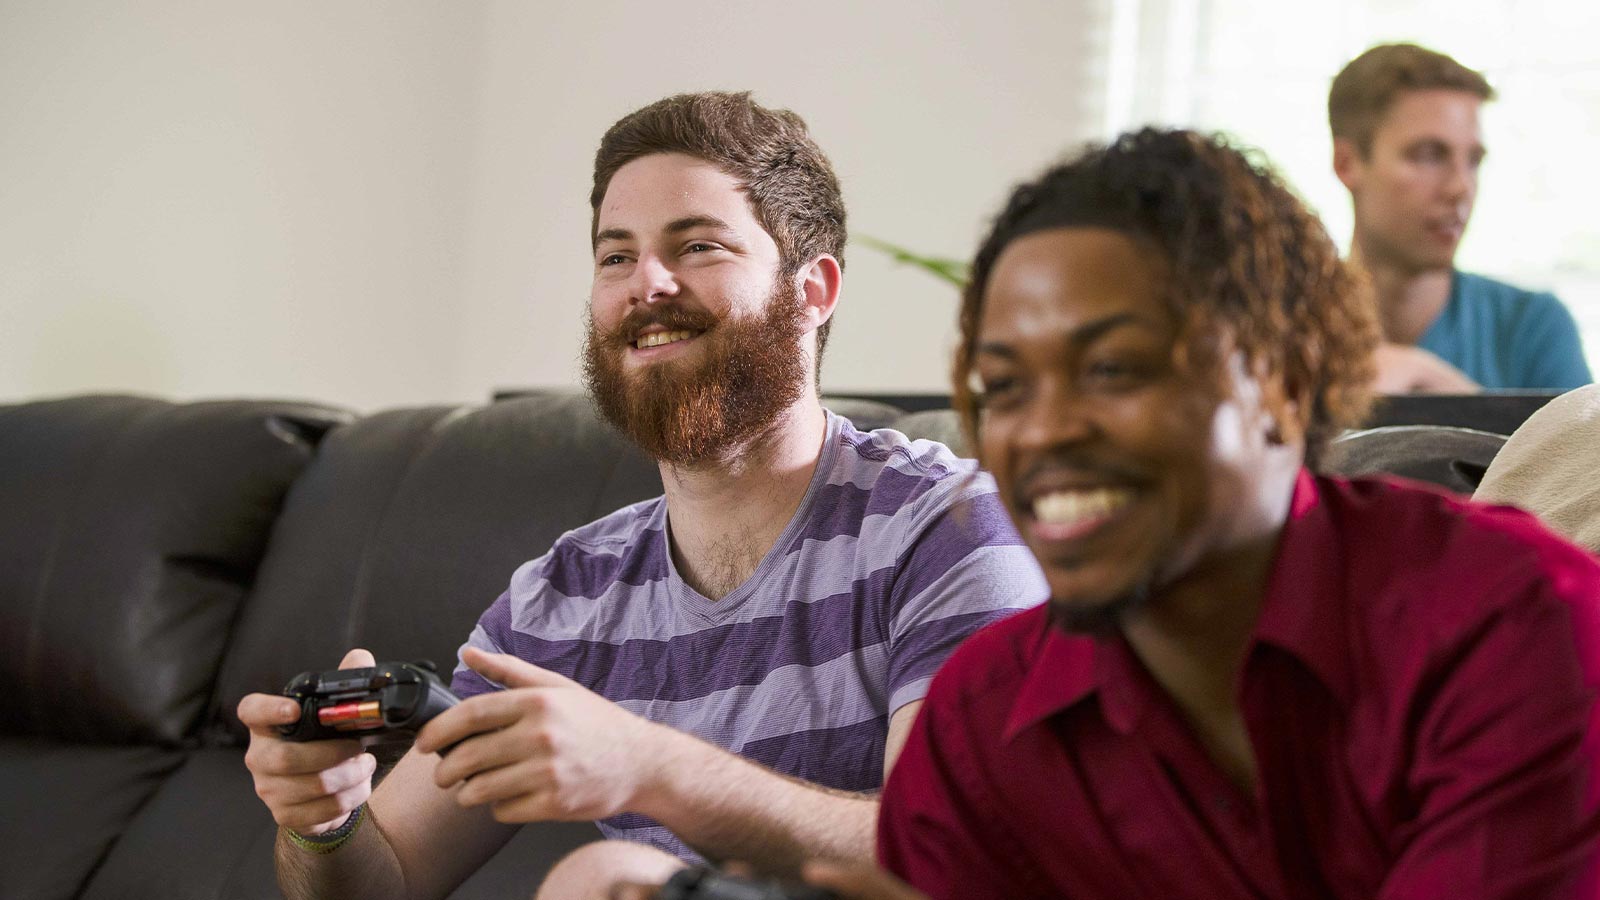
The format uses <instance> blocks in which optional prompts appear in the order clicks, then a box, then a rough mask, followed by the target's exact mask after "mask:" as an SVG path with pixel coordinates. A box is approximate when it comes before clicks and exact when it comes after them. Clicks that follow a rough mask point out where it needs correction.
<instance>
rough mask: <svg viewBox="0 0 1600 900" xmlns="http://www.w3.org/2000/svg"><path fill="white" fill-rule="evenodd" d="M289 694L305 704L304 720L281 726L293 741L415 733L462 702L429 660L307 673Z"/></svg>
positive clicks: (286, 693)
mask: <svg viewBox="0 0 1600 900" xmlns="http://www.w3.org/2000/svg"><path fill="white" fill-rule="evenodd" d="M283 695H284V696H285V697H289V698H291V699H294V700H297V701H299V703H300V721H298V722H295V723H294V724H293V725H279V726H278V732H279V733H280V734H282V735H283V738H284V740H287V741H321V740H327V739H329V738H345V739H349V738H359V737H363V736H366V735H373V734H391V733H395V732H415V731H416V730H417V729H419V728H421V727H422V726H423V723H425V722H427V721H428V720H429V719H431V718H433V717H434V716H437V715H438V714H439V713H442V712H444V711H445V710H447V709H449V708H450V707H452V706H455V705H456V704H457V703H460V702H461V698H460V697H457V696H456V695H455V694H454V693H452V692H451V690H450V688H448V687H446V686H445V683H444V682H443V681H440V680H439V676H438V675H437V674H435V671H434V668H433V663H431V662H428V661H426V660H422V661H419V662H414V663H403V662H386V663H379V664H377V665H375V666H373V667H371V668H369V669H337V670H334V671H331V672H302V673H301V674H299V675H296V676H295V677H294V678H293V679H291V680H290V681H289V683H288V685H286V686H285V687H284V689H283Z"/></svg>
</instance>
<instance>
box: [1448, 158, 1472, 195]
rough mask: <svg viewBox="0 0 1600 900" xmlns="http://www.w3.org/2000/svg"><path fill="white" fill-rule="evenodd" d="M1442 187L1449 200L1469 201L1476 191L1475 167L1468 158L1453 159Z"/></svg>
mask: <svg viewBox="0 0 1600 900" xmlns="http://www.w3.org/2000/svg"><path fill="white" fill-rule="evenodd" d="M1444 189H1445V193H1446V195H1448V196H1449V197H1450V199H1451V200H1454V201H1457V202H1460V201H1467V202H1470V201H1471V200H1472V198H1473V196H1474V195H1475V194H1476V193H1477V191H1478V170H1477V168H1476V167H1474V166H1473V164H1472V162H1471V161H1469V160H1465V159H1458V160H1455V161H1454V162H1452V163H1451V164H1450V172H1449V174H1448V175H1446V177H1445V183H1444Z"/></svg>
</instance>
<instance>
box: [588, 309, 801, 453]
mask: <svg viewBox="0 0 1600 900" xmlns="http://www.w3.org/2000/svg"><path fill="white" fill-rule="evenodd" d="M802 322H803V312H802V309H801V306H800V303H799V300H798V297H797V296H796V294H795V293H794V291H793V290H792V289H790V288H788V285H787V284H786V283H785V280H784V279H781V278H780V279H777V280H776V282H775V284H774V288H773V292H772V295H771V296H770V297H769V298H768V299H767V305H766V310H765V311H764V312H763V313H762V314H761V315H759V316H749V317H743V318H729V319H721V320H719V319H717V318H716V317H715V316H713V315H711V314H710V313H708V312H704V311H703V310H694V309H686V308H683V307H678V306H673V305H670V304H667V305H663V306H661V307H659V308H657V309H648V310H643V311H640V310H635V312H634V313H630V314H629V315H628V317H627V318H625V319H623V320H622V322H621V323H620V324H619V325H618V326H617V327H616V328H614V329H612V330H610V331H607V332H603V333H602V332H601V331H600V330H599V329H597V328H596V327H595V325H594V321H593V319H591V320H590V322H589V331H588V338H587V339H586V340H585V341H584V347H583V378H584V383H585V384H587V385H588V388H589V393H590V395H591V396H593V397H594V400H595V405H596V406H598V407H599V409H600V414H601V416H603V417H604V418H605V420H606V421H607V422H610V423H611V425H612V426H613V427H615V428H616V429H617V430H618V431H620V432H622V433H623V434H624V435H626V436H627V437H628V438H629V439H631V440H632V441H633V442H634V443H636V444H638V445H639V446H640V447H641V448H643V449H644V451H645V452H646V453H648V454H650V455H651V456H652V457H654V458H656V459H657V460H660V461H662V462H667V463H672V464H675V465H682V466H693V465H696V464H700V463H705V462H709V461H712V460H716V459H721V458H725V457H727V456H728V455H730V454H732V453H735V452H737V451H739V450H740V449H742V448H744V447H746V446H748V445H749V444H750V443H751V442H752V441H753V440H754V439H755V438H757V437H759V436H760V435H761V434H763V433H764V432H766V431H767V430H768V429H769V428H771V427H772V424H773V422H775V421H776V420H777V418H778V416H779V415H781V414H782V413H783V412H784V411H785V410H786V409H788V408H789V407H790V406H791V405H792V404H793V403H794V402H795V401H796V400H798V399H799V398H800V395H801V393H802V392H803V391H804V389H805V383H806V379H808V378H810V377H811V373H810V371H809V369H808V367H807V366H806V364H805V358H804V355H803V354H801V352H800V347H799V344H800V335H801V329H802ZM650 325H661V326H663V327H664V328H666V329H667V330H669V331H679V330H686V331H698V332H700V334H699V335H698V336H697V337H696V338H695V339H694V340H695V343H697V344H700V345H701V346H700V347H699V348H698V349H694V348H690V353H691V354H698V359H696V360H665V361H662V362H657V363H653V364H649V365H646V366H644V367H643V368H642V369H640V370H638V371H635V372H632V373H629V372H627V371H625V370H624V368H623V360H624V358H625V357H626V355H627V354H628V353H629V352H630V351H631V350H632V349H633V345H632V341H633V340H634V339H636V338H637V336H638V334H639V331H640V330H641V329H643V328H646V327H648V326H650Z"/></svg>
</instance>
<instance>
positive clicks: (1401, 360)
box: [1372, 341, 1483, 394]
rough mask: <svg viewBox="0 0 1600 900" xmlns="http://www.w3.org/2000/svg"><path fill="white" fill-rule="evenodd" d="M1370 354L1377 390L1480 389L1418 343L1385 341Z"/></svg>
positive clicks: (1430, 391)
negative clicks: (1417, 345)
mask: <svg viewBox="0 0 1600 900" xmlns="http://www.w3.org/2000/svg"><path fill="white" fill-rule="evenodd" d="M1374 358H1375V360H1376V362H1377V364H1378V377H1377V378H1376V379H1375V380H1374V381H1373V383H1372V387H1373V389H1374V390H1376V391H1377V392H1378V393H1380V394H1476V393H1478V392H1479V391H1481V390H1483V388H1482V386H1480V385H1479V384H1478V383H1477V382H1475V381H1473V380H1472V379H1471V378H1468V377H1467V376H1466V374H1465V373H1463V372H1462V371H1461V370H1460V369H1457V368H1456V367H1455V366H1452V365H1450V364H1449V363H1447V362H1445V361H1444V360H1442V359H1440V358H1439V357H1437V356H1435V355H1434V354H1432V353H1429V352H1428V351H1426V350H1424V349H1422V348H1421V347H1413V346H1411V345H1409V344H1391V343H1389V342H1387V341H1385V342H1384V343H1383V344H1381V345H1379V347H1378V350H1377V353H1376V354H1375V356H1374Z"/></svg>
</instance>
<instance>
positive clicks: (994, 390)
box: [973, 378, 1017, 407]
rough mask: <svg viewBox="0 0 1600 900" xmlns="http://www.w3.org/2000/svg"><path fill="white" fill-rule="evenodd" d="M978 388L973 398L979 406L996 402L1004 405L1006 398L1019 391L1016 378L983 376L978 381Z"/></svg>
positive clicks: (991, 404)
mask: <svg viewBox="0 0 1600 900" xmlns="http://www.w3.org/2000/svg"><path fill="white" fill-rule="evenodd" d="M977 388H978V390H977V391H976V394H975V396H974V397H973V399H974V400H975V401H977V403H978V405H979V406H982V407H991V406H994V405H996V404H1000V405H1002V406H1003V405H1004V404H1005V402H1006V400H1007V399H1008V398H1010V397H1012V396H1014V395H1015V394H1016V392H1017V380H1016V379H1015V378H983V379H980V380H979V381H978V384H977Z"/></svg>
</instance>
